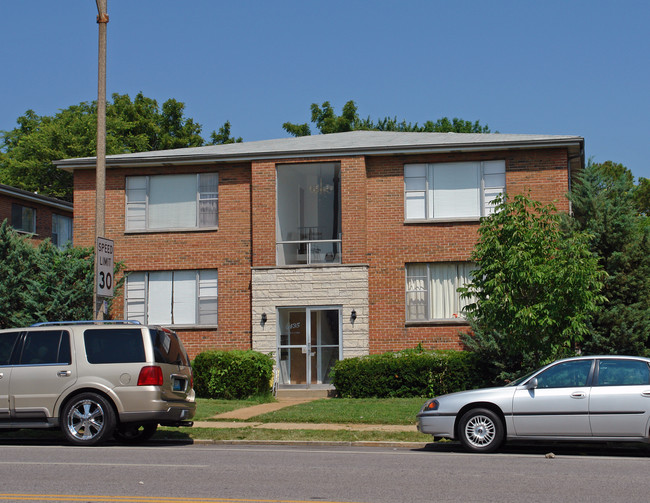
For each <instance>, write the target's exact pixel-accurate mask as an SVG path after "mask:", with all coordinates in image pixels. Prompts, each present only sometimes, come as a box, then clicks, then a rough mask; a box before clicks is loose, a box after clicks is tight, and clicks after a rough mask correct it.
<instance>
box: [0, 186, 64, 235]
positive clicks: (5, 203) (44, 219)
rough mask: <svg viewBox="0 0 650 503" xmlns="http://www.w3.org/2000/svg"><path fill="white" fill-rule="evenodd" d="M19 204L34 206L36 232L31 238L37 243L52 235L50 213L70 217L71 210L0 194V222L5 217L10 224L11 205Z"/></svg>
mask: <svg viewBox="0 0 650 503" xmlns="http://www.w3.org/2000/svg"><path fill="white" fill-rule="evenodd" d="M12 204H19V205H20V206H25V207H27V208H34V209H35V210H36V234H35V235H33V236H31V238H32V239H33V240H34V241H35V242H37V243H39V242H41V241H43V240H44V239H46V238H51V237H52V215H53V214H56V215H63V216H66V217H69V218H72V211H66V210H63V209H58V208H52V207H50V206H47V205H44V204H39V203H38V202H36V201H26V200H24V199H20V198H17V197H11V196H9V195H5V194H0V223H2V222H3V221H4V220H5V219H7V222H8V223H9V224H10V225H11V205H12Z"/></svg>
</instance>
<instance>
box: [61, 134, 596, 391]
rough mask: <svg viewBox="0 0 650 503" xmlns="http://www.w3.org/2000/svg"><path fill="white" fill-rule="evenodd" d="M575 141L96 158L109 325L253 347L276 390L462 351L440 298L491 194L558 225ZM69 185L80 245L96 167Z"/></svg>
mask: <svg viewBox="0 0 650 503" xmlns="http://www.w3.org/2000/svg"><path fill="white" fill-rule="evenodd" d="M583 150H584V140H583V138H581V137H578V136H548V135H509V134H458V133H396V132H373V131H353V132H348V133H337V134H329V135H318V136H306V137H299V138H285V139H279V140H268V141H256V142H247V143H239V144H229V145H216V146H206V147H197V148H186V149H178V150H168V151H158V152H145V153H136V154H124V155H116V156H109V157H108V158H107V178H106V189H107V192H106V207H107V216H106V235H107V236H106V237H108V238H110V239H113V240H114V241H115V258H116V260H121V261H124V262H125V264H126V269H127V271H128V273H129V274H128V278H127V282H126V285H125V288H124V290H123V292H122V298H120V299H118V302H115V303H114V304H115V305H116V306H117V308H116V309H114V312H113V313H112V314H113V317H114V318H128V319H137V320H139V321H141V322H145V323H157V324H162V325H165V326H171V327H173V328H174V329H175V330H176V331H177V332H178V333H179V334H180V335H181V337H182V338H183V340H184V343H185V345H186V347H187V348H188V350H189V352H190V353H191V354H192V355H196V354H197V353H198V352H200V351H201V350H204V349H212V348H219V349H226V348H240V349H247V348H253V349H255V350H259V351H262V352H265V353H273V354H274V355H275V356H276V359H277V362H278V367H279V369H280V379H281V383H283V384H287V385H299V386H305V385H307V386H312V387H315V386H319V385H327V383H328V371H329V369H330V367H331V365H332V364H333V362H335V361H336V360H338V359H341V358H346V357H351V356H358V355H365V354H369V353H380V352H384V351H389V350H399V349H404V348H413V347H415V346H416V345H417V344H418V343H422V345H423V346H424V347H426V348H460V347H461V344H460V340H459V332H460V331H461V330H467V325H466V323H465V322H464V321H463V319H462V316H460V313H461V309H462V302H463V301H462V300H461V299H460V298H459V296H458V294H457V293H456V288H457V287H458V286H460V285H461V284H462V283H464V281H465V279H466V278H467V277H468V274H469V272H470V270H471V263H469V262H468V259H469V256H470V253H471V251H472V248H473V246H474V244H475V242H476V238H477V229H478V224H479V218H480V217H481V216H484V215H487V214H489V213H490V212H491V211H492V205H491V201H492V200H493V198H494V197H495V196H496V195H497V194H499V193H503V192H506V193H509V194H516V193H530V195H531V197H533V198H535V199H538V200H540V201H543V202H554V203H555V205H556V206H557V208H558V209H559V210H561V211H568V210H569V202H568V200H567V198H566V194H567V192H568V191H569V189H570V185H571V178H572V176H573V174H575V173H576V172H577V171H578V170H580V169H582V168H583V165H584V154H583ZM57 165H58V167H59V168H62V169H66V170H70V171H72V172H73V173H74V201H75V202H74V214H75V218H74V240H75V243H76V244H78V245H82V246H89V245H92V244H93V239H94V238H93V232H94V231H93V229H94V210H95V199H94V189H95V171H94V168H95V165H94V158H85V159H68V160H64V161H58V162H57Z"/></svg>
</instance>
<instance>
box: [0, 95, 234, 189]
mask: <svg viewBox="0 0 650 503" xmlns="http://www.w3.org/2000/svg"><path fill="white" fill-rule="evenodd" d="M112 99H113V101H112V103H111V102H110V101H109V102H108V103H107V105H106V153H107V154H108V155H111V154H123V153H130V152H145V151H151V150H165V149H174V148H183V147H197V146H201V145H203V144H204V143H205V141H204V139H203V138H202V137H201V125H200V124H197V123H196V122H194V120H193V119H191V118H187V117H185V116H184V110H185V105H184V104H183V103H182V102H180V101H177V100H175V99H173V98H171V99H168V100H167V101H165V102H164V103H163V104H162V107H160V106H159V105H158V102H157V101H156V100H154V99H152V98H147V97H146V96H144V95H143V94H142V93H138V94H137V95H136V97H135V98H134V99H133V100H131V98H130V97H129V96H128V95H127V94H117V93H116V94H113V96H112ZM17 123H18V126H17V127H16V128H14V129H12V130H11V131H2V132H0V183H5V184H7V185H12V186H14V187H18V188H21V189H24V190H29V191H38V192H41V193H44V194H48V195H50V196H54V197H59V198H62V199H66V200H72V177H71V175H70V173H67V172H65V171H62V170H60V169H57V168H56V167H54V165H53V164H52V161H55V160H58V159H66V158H73V157H91V156H95V155H96V150H97V147H96V145H97V102H92V103H88V102H83V103H79V104H78V105H72V106H70V107H68V108H66V109H64V110H60V111H59V112H58V113H56V114H55V115H54V116H46V115H43V116H40V115H37V114H36V113H35V112H34V111H33V110H27V112H25V114H24V115H22V116H21V117H19V118H18V119H17ZM212 135H213V144H214V143H229V142H230V141H231V139H230V123H229V122H226V123H225V124H224V126H222V128H221V129H220V130H219V133H215V132H213V133H212ZM238 140H239V141H240V140H241V139H238ZM238 140H235V139H232V141H238Z"/></svg>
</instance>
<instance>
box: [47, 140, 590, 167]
mask: <svg viewBox="0 0 650 503" xmlns="http://www.w3.org/2000/svg"><path fill="white" fill-rule="evenodd" d="M557 146H563V147H569V148H570V149H571V150H572V154H574V155H580V156H582V153H583V149H584V138H583V137H581V136H572V135H535V134H501V133H401V132H393V131H350V132H346V133H332V134H319V135H312V136H300V137H290V138H280V139H276V140H262V141H250V142H242V143H229V144H226V145H207V146H204V147H188V148H179V149H173V150H156V151H151V152H137V153H133V154H117V155H109V156H106V167H107V168H110V167H130V166H154V165H160V164H165V165H175V164H198V163H210V162H227V161H253V160H261V159H286V158H292V157H327V156H351V155H390V154H393V155H395V154H413V153H434V152H454V151H459V152H467V151H478V150H480V151H485V150H503V149H522V148H549V147H557ZM95 159H96V158H95V157H82V158H76V159H64V160H60V161H54V164H55V165H56V166H57V167H58V168H61V169H65V170H70V171H72V170H75V169H84V168H93V169H94V168H95Z"/></svg>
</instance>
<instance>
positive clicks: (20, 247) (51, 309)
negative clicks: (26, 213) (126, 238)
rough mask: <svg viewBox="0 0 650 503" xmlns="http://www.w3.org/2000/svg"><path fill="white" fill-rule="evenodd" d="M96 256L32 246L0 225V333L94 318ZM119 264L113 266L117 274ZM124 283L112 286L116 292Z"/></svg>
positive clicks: (85, 250) (82, 251)
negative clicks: (54, 322) (3, 329)
mask: <svg viewBox="0 0 650 503" xmlns="http://www.w3.org/2000/svg"><path fill="white" fill-rule="evenodd" d="M94 258H95V257H94V252H93V249H92V248H82V247H75V248H73V247H68V248H65V249H63V250H60V249H59V248H57V247H56V246H53V245H52V243H51V242H50V241H49V240H46V241H43V242H42V243H40V244H38V245H36V244H35V243H34V242H33V241H32V240H31V239H29V238H27V237H25V236H20V235H19V234H18V233H16V231H14V230H13V228H12V227H11V226H10V225H9V224H8V223H7V220H5V221H4V222H3V223H2V224H1V225H0V328H10V327H22V326H27V325H31V324H32V323H36V322H40V321H62V320H89V319H92V317H93V308H92V305H93V277H94ZM123 267H124V264H123V263H117V264H116V265H115V273H116V275H117V273H118V272H119V271H121V270H122V269H123ZM123 283H124V278H121V279H120V281H119V282H118V283H116V285H115V291H116V292H119V291H120V289H121V288H122V286H123Z"/></svg>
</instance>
